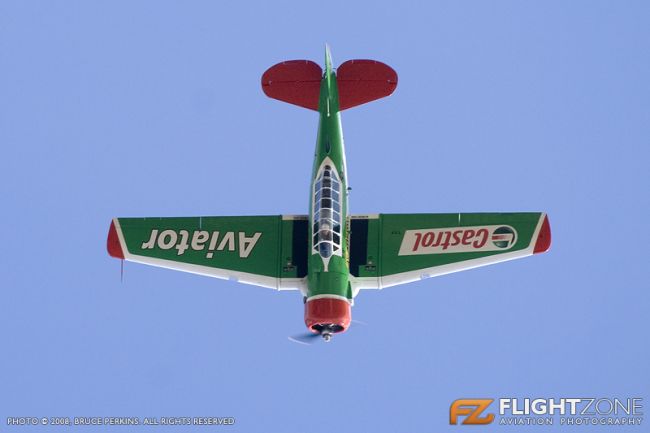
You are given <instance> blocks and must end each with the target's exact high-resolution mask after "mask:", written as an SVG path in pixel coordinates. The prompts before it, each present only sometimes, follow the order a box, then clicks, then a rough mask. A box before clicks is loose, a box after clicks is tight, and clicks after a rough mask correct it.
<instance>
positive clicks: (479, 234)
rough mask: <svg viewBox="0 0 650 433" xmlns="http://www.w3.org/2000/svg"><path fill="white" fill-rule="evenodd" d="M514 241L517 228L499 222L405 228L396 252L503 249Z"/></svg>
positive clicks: (401, 254)
mask: <svg viewBox="0 0 650 433" xmlns="http://www.w3.org/2000/svg"><path fill="white" fill-rule="evenodd" d="M516 242H517V231H516V230H515V229H514V228H512V227H510V226H503V225H494V226H476V227H447V228H433V229H418V230H407V231H406V232H405V233H404V237H403V238H402V245H401V246H400V249H399V253H398V255H400V256H412V255H418V254H447V253H471V252H478V251H504V250H509V249H510V248H512V247H513V246H514V245H515V243H516Z"/></svg>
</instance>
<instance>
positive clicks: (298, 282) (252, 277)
mask: <svg viewBox="0 0 650 433" xmlns="http://www.w3.org/2000/svg"><path fill="white" fill-rule="evenodd" d="M107 247H108V252H109V254H110V255H111V256H113V257H116V258H120V259H124V260H128V261H131V262H137V263H144V264H146V265H153V266H159V267H163V268H168V269H175V270H178V271H185V272H191V273H195V274H200V275H207V276H211V277H216V278H223V279H229V280H235V281H239V282H242V283H246V284H254V285H257V286H263V287H269V288H273V289H277V290H292V289H299V290H302V291H305V290H306V278H305V277H306V275H307V250H308V248H309V247H308V245H307V217H306V216H281V215H277V216H240V217H190V218H115V219H113V222H112V223H111V227H110V230H109V233H108V241H107Z"/></svg>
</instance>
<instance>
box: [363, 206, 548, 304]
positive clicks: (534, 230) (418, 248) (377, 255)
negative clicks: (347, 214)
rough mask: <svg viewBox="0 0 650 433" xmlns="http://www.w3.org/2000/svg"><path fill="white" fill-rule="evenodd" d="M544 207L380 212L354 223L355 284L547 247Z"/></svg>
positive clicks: (381, 282) (438, 271)
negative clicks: (533, 209)
mask: <svg viewBox="0 0 650 433" xmlns="http://www.w3.org/2000/svg"><path fill="white" fill-rule="evenodd" d="M550 246H551V230H550V226H549V223H548V217H547V216H546V214H544V213H539V212H538V213H467V214H462V213H455V214H381V215H371V216H354V217H352V219H351V226H350V273H351V274H352V276H353V278H352V279H353V283H352V284H353V290H354V293H355V294H356V293H357V292H358V290H359V289H381V288H384V287H389V286H395V285H398V284H404V283H409V282H411V281H417V280H421V279H424V278H429V277H435V276H438V275H443V274H448V273H451V272H457V271H463V270H465V269H471V268H476V267H479V266H485V265H489V264H492V263H499V262H504V261H506V260H512V259H517V258H520V257H525V256H529V255H531V254H534V253H542V252H544V251H547V250H548V249H549V248H550Z"/></svg>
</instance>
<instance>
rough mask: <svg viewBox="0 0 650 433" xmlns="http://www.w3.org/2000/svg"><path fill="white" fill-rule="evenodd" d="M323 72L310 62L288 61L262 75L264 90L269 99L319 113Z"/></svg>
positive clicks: (272, 67)
mask: <svg viewBox="0 0 650 433" xmlns="http://www.w3.org/2000/svg"><path fill="white" fill-rule="evenodd" d="M322 75H323V70H322V69H321V67H320V66H318V65H317V64H316V63H314V62H312V61H309V60H288V61H286V62H282V63H278V64H277V65H275V66H271V67H270V68H269V69H267V70H266V72H264V74H263V75H262V90H264V93H265V94H266V96H268V97H269V98H273V99H279V100H280V101H284V102H288V103H289V104H294V105H298V106H300V107H305V108H309V109H310V110H316V111H318V96H319V93H320V81H321V78H322Z"/></svg>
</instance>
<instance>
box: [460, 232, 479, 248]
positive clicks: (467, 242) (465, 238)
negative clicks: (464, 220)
mask: <svg viewBox="0 0 650 433" xmlns="http://www.w3.org/2000/svg"><path fill="white" fill-rule="evenodd" d="M474 236H476V232H475V231H474V230H465V232H464V233H463V245H470V244H471V243H472V242H471V240H472V238H474Z"/></svg>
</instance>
